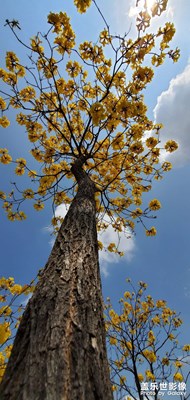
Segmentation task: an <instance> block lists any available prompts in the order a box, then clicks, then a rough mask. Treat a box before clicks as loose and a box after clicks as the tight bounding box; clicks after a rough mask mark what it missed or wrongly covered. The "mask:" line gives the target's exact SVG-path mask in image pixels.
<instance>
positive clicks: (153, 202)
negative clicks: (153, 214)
mask: <svg viewBox="0 0 190 400" xmlns="http://www.w3.org/2000/svg"><path fill="white" fill-rule="evenodd" d="M149 208H150V210H152V211H156V210H159V209H160V208H161V203H160V202H159V200H157V199H153V200H151V201H150V203H149Z"/></svg>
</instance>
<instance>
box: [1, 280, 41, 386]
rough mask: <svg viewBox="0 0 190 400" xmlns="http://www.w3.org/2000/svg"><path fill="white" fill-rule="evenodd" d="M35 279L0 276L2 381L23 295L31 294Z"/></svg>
mask: <svg viewBox="0 0 190 400" xmlns="http://www.w3.org/2000/svg"><path fill="white" fill-rule="evenodd" d="M33 290H34V281H32V282H31V283H30V284H29V285H23V286H22V285H19V284H17V283H15V281H14V278H13V277H9V278H5V277H1V278H0V303H1V304H0V382H1V380H2V378H3V375H4V372H5V369H6V364H7V361H8V359H9V357H10V354H11V350H12V342H13V339H14V336H15V332H16V330H17V328H18V326H19V322H20V319H21V315H22V313H23V310H24V300H22V295H25V296H29V295H30V296H31V294H32V293H33Z"/></svg>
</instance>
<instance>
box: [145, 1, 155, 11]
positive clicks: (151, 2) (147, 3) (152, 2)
mask: <svg viewBox="0 0 190 400" xmlns="http://www.w3.org/2000/svg"><path fill="white" fill-rule="evenodd" d="M154 4H155V0H146V5H147V11H148V12H149V14H150V13H151V8H152V6H153V5H154Z"/></svg>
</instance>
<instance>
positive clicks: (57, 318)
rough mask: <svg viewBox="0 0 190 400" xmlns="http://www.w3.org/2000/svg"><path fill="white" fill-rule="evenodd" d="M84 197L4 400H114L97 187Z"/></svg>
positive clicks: (57, 247)
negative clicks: (109, 360)
mask: <svg viewBox="0 0 190 400" xmlns="http://www.w3.org/2000/svg"><path fill="white" fill-rule="evenodd" d="M72 172H73V173H74V175H75V177H76V179H77V182H78V192H77V194H76V196H75V198H74V200H73V202H72V204H71V206H70V208H69V211H68V213H67V215H66V217H65V219H64V221H63V224H62V226H61V228H60V231H59V233H58V236H57V239H56V241H55V244H54V247H53V249H52V252H51V255H50V257H49V260H48V262H47V264H46V266H45V269H44V271H43V273H42V276H41V278H40V281H39V283H38V285H37V287H36V290H35V292H34V295H33V297H32V298H31V299H30V301H29V303H28V305H27V307H26V310H25V312H24V315H23V317H22V321H21V323H20V326H19V329H18V332H17V335H16V338H15V341H14V346H13V350H12V354H11V357H10V360H9V363H8V366H7V370H6V373H5V375H4V379H3V381H2V384H1V387H0V399H1V400H111V399H112V398H113V396H112V392H111V386H110V379H109V368H108V362H107V355H106V346H105V329H104V321H103V309H102V294H101V281H100V273H99V263H98V247H97V233H96V220H95V200H94V193H95V185H94V184H93V182H92V181H91V180H90V178H89V177H88V176H87V175H86V173H85V172H84V171H83V169H82V162H80V161H78V162H76V163H75V164H74V165H73V167H72Z"/></svg>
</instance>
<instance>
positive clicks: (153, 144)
mask: <svg viewBox="0 0 190 400" xmlns="http://www.w3.org/2000/svg"><path fill="white" fill-rule="evenodd" d="M74 3H75V4H76V6H77V8H78V11H80V12H85V11H86V10H87V8H88V7H89V6H90V4H91V1H90V0H86V1H81V0H78V1H74ZM92 3H93V6H94V7H96V9H97V10H98V11H99V15H100V16H101V18H102V20H103V23H104V29H103V30H102V31H101V32H100V34H99V37H98V40H97V42H96V44H93V43H92V42H91V41H85V42H83V43H81V44H79V45H78V46H76V38H75V32H74V31H73V29H72V26H71V22H70V19H69V17H68V15H67V14H66V13H63V12H60V13H53V12H51V13H50V14H49V15H48V23H49V24H50V29H49V30H48V32H47V34H41V33H38V34H37V35H36V36H35V37H33V38H32V39H31V41H30V44H26V43H24V42H23V40H22V39H21V37H20V36H18V33H19V34H20V30H19V31H18V29H17V28H18V26H15V24H13V21H8V20H7V21H6V25H8V26H9V27H10V29H11V30H12V32H13V34H14V35H15V37H16V38H17V40H18V41H19V42H20V43H21V45H23V46H24V47H25V48H26V50H27V52H28V53H29V61H30V64H29V65H28V66H25V65H23V64H22V63H21V62H20V61H19V59H18V57H17V55H16V54H15V53H13V52H12V51H8V52H7V55H6V69H2V68H1V69H0V77H1V79H2V83H3V85H2V90H1V93H2V96H3V97H1V99H0V107H1V110H2V117H1V118H0V124H1V126H2V127H7V126H8V125H9V120H8V118H7V116H6V115H5V114H6V111H8V110H9V108H10V107H13V108H14V109H15V110H16V111H17V110H19V112H18V113H17V116H16V120H17V123H18V124H19V125H21V126H24V127H25V129H26V132H27V133H28V139H29V141H30V142H31V155H32V156H33V157H34V159H35V160H36V161H37V163H39V167H38V171H34V170H33V169H31V168H30V166H29V163H28V162H27V161H26V160H25V159H23V158H18V159H16V160H13V159H12V157H11V155H10V154H9V153H8V150H7V149H0V154H1V157H0V161H1V163H2V164H12V165H15V167H16V168H15V173H16V174H17V175H18V176H22V175H23V174H25V173H27V174H28V176H29V178H31V186H30V187H29V188H25V189H22V188H20V185H19V184H18V182H14V183H13V190H12V191H11V192H10V193H9V194H8V197H7V196H6V194H5V193H4V191H2V192H1V196H0V197H1V200H2V201H3V208H4V209H5V211H6V212H7V215H8V218H9V219H10V220H11V221H14V220H23V219H25V218H26V215H25V213H24V211H23V210H21V206H22V205H23V206H24V200H25V199H30V200H31V201H33V206H34V208H35V209H36V210H37V211H39V210H42V209H43V208H44V204H45V201H48V200H50V199H52V202H53V207H55V206H57V205H59V204H61V203H65V204H70V203H71V205H70V208H69V211H68V213H67V215H66V217H65V219H64V221H63V222H62V224H61V226H60V228H59V221H57V219H56V218H55V217H54V218H53V221H52V222H53V225H54V226H55V230H59V232H58V236H57V238H56V242H55V244H54V247H53V250H52V253H51V255H50V258H49V260H48V262H47V264H46V266H45V268H44V270H43V271H42V272H41V274H40V280H39V283H38V285H37V287H36V290H35V292H34V295H33V297H32V299H31V300H30V301H29V304H28V305H27V308H26V311H25V313H24V315H23V318H22V321H21V324H20V326H19V330H18V333H17V336H16V339H15V341H14V346H13V350H12V354H11V357H10V360H9V363H8V367H7V369H6V373H5V375H4V379H3V382H2V384H1V389H0V393H1V398H2V399H16V398H17V397H18V394H19V396H20V398H21V399H27V398H28V397H30V399H31V400H32V399H35V400H36V399H38V398H39V399H47V398H48V399H60V398H62V397H64V398H65V399H70V398H72V399H79V398H80V399H87V398H88V399H89V400H90V399H96V398H98V399H111V398H112V394H111V389H110V381H109V372H108V363H107V357H106V348H105V330H104V323H103V312H102V294H101V282H100V276H99V264H98V242H97V229H106V228H107V227H108V223H107V222H105V221H104V217H105V216H107V215H109V217H110V224H111V225H112V226H113V227H114V229H115V230H116V231H117V232H118V234H119V232H121V231H126V233H127V234H129V229H130V231H133V229H134V227H135V221H137V222H141V223H142V225H143V226H144V228H145V230H146V234H147V236H152V235H155V234H156V229H155V227H149V226H147V223H145V221H146V220H147V219H148V218H150V217H152V211H153V212H154V211H156V210H158V209H159V208H160V207H161V204H160V202H159V201H158V200H157V199H152V200H151V201H150V203H149V205H148V207H147V206H146V207H145V208H144V209H142V208H140V205H141V203H142V195H143V193H144V192H147V191H149V190H150V189H151V183H152V180H153V179H154V178H155V179H159V178H161V177H162V175H163V173H164V172H165V171H168V170H170V169H171V164H170V163H169V162H164V163H163V164H162V165H160V164H159V154H160V150H161V145H160V129H161V125H158V124H154V123H153V122H152V121H150V120H149V119H148V117H147V115H146V112H147V107H146V105H145V104H144V98H143V91H144V89H146V86H147V84H148V83H149V82H150V81H151V80H152V78H153V75H154V73H153V70H152V68H151V67H150V65H151V64H152V65H153V66H159V65H160V64H162V63H163V61H164V59H165V58H166V57H167V56H169V57H170V58H171V59H172V60H173V61H177V59H178V57H179V50H178V49H176V50H171V49H170V48H169V42H170V41H171V39H172V37H173V35H174V33H175V28H174V26H173V24H172V23H166V25H165V26H164V27H162V28H160V29H159V30H158V32H156V33H145V30H146V28H147V27H148V26H149V23H150V18H151V17H150V15H149V14H148V13H147V10H146V1H145V5H144V7H145V8H144V10H143V11H142V12H141V13H140V14H139V16H138V18H137V28H138V29H137V38H136V39H135V40H131V39H128V37H127V34H125V35H123V36H120V35H112V33H111V30H110V28H109V25H108V23H107V22H106V20H105V17H104V16H103V15H102V13H101V10H100V9H99V7H98V6H97V4H96V2H95V1H92ZM137 3H138V2H137ZM166 5H167V1H165V0H162V1H158V2H157V3H156V5H155V6H154V7H153V9H152V15H153V16H154V15H160V14H161V13H162V12H163V11H164V10H165V9H166ZM17 25H18V24H17ZM21 34H22V31H21ZM107 48H109V51H111V53H112V56H111V58H109V59H108V58H107V57H106V55H105V54H107ZM147 57H148V58H147ZM146 60H147V61H146ZM146 62H147V63H148V66H147V65H146ZM126 72H127V73H128V76H127V75H126ZM88 74H89V79H90V80H88ZM63 75H64V77H63ZM20 109H21V110H22V111H21V112H20ZM148 133H149V135H148ZM165 149H166V150H167V151H169V152H172V151H174V150H176V149H177V144H176V143H175V142H174V141H173V140H169V141H168V142H167V143H166V144H165ZM99 246H100V247H101V246H102V244H101V243H99ZM108 250H109V251H112V252H119V247H118V244H117V243H110V244H109V246H108ZM79 344H80V346H79Z"/></svg>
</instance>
